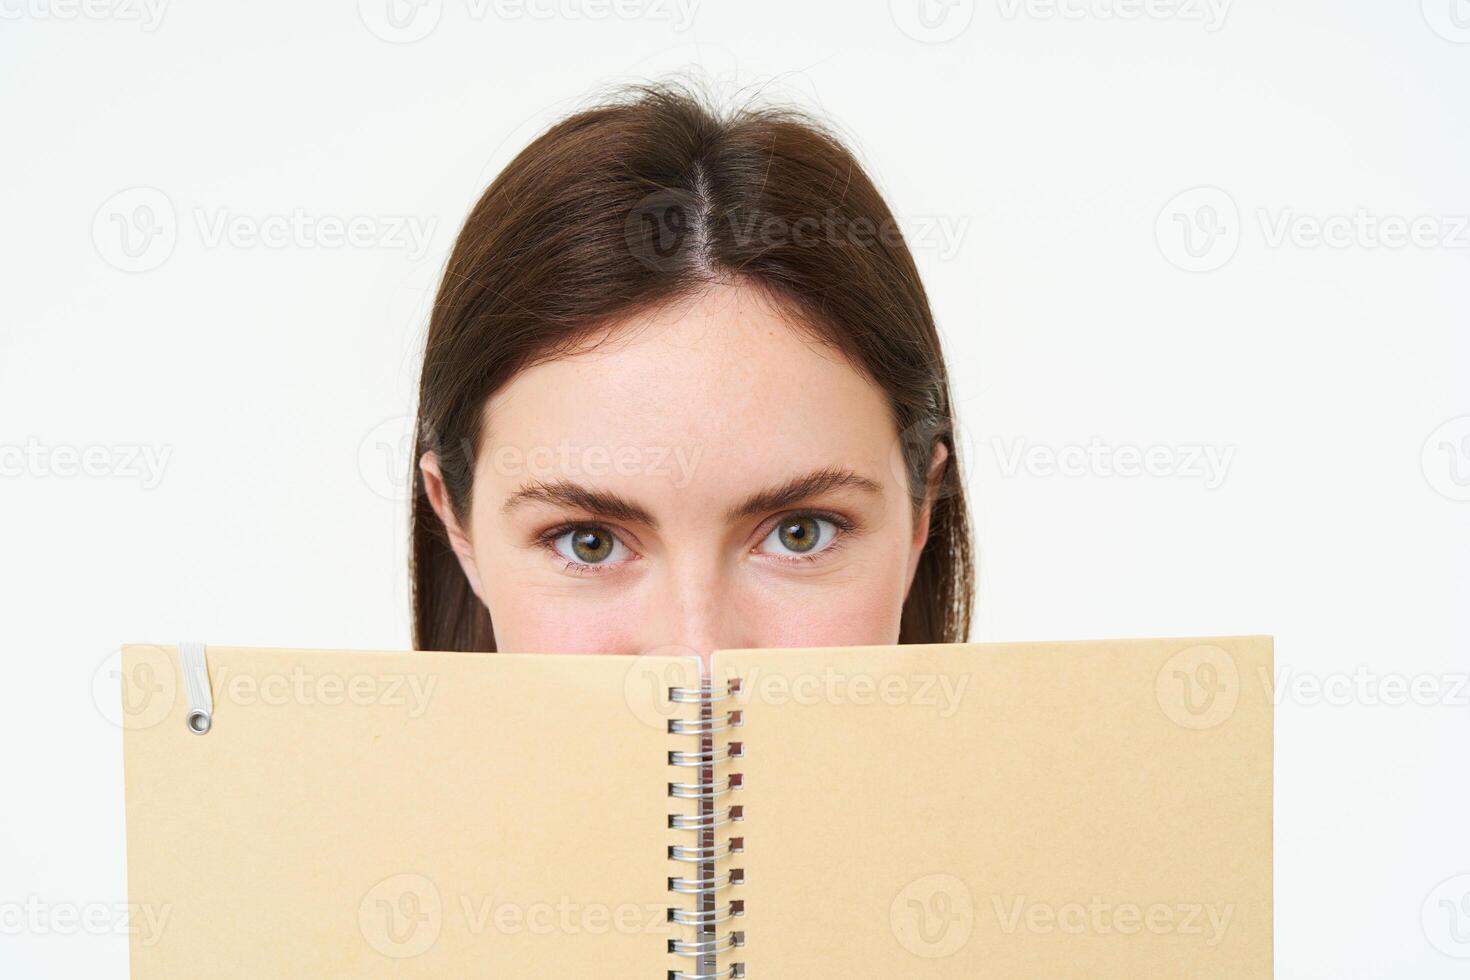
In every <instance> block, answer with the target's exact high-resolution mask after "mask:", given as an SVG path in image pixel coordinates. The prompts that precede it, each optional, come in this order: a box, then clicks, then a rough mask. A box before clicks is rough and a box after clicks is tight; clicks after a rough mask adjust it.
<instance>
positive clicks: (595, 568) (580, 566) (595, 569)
mask: <svg viewBox="0 0 1470 980" xmlns="http://www.w3.org/2000/svg"><path fill="white" fill-rule="evenodd" d="M798 517H810V518H815V519H817V520H823V521H826V522H828V523H829V524H831V525H832V526H833V527H835V528H836V529H837V535H836V537H834V538H833V539H832V543H831V544H829V545H827V546H826V547H825V548H823V549H822V550H821V551H819V552H817V553H816V554H814V555H765V556H764V557H765V558H768V559H773V560H775V561H779V562H786V563H805V562H814V561H821V560H822V559H823V558H825V557H827V556H828V555H830V554H831V553H832V552H834V551H836V550H838V549H839V548H841V547H842V545H843V543H844V542H845V541H846V540H847V536H848V535H849V534H850V533H852V532H853V531H856V530H858V524H857V522H856V521H854V520H852V519H851V518H848V517H844V516H842V515H841V514H836V513H833V512H831V511H825V510H793V511H787V512H786V513H783V514H778V515H777V516H776V517H775V518H774V519H773V520H770V521H767V522H766V523H764V524H762V525H761V530H760V531H759V532H758V534H757V537H756V542H757V545H759V543H760V542H761V541H764V540H765V539H766V538H767V537H768V536H769V535H770V533H771V531H772V530H774V529H775V527H776V526H777V525H778V524H780V523H781V522H782V521H789V520H791V519H793V518H798ZM584 527H596V528H601V529H603V530H605V531H607V532H608V533H609V534H611V535H613V536H614V537H616V538H617V539H618V540H619V541H622V540H623V539H622V537H621V536H619V535H618V532H617V531H615V530H614V529H613V528H612V527H610V526H608V525H606V524H599V523H597V522H595V521H574V522H572V523H569V524H558V525H557V526H555V527H551V528H547V529H546V530H545V531H542V532H541V533H540V534H539V535H537V536H536V543H537V544H538V545H539V546H541V547H542V548H545V549H546V550H547V551H548V552H550V553H551V554H552V555H554V556H555V557H556V558H558V559H559V560H561V561H563V562H564V563H565V568H564V571H567V572H571V573H573V574H576V575H603V574H606V573H607V572H610V571H612V569H613V568H615V567H616V565H612V566H607V565H589V564H588V563H586V562H580V561H575V560H573V559H570V558H567V557H566V555H563V554H562V553H561V552H559V551H557V550H556V539H557V538H559V537H561V536H562V535H564V534H566V533H567V532H569V531H575V530H577V529H578V528H584ZM623 545H624V547H626V546H627V542H626V541H623ZM630 550H631V549H630ZM630 560H634V561H636V560H637V559H630ZM617 564H619V565H620V564H624V563H623V562H618V563H617Z"/></svg>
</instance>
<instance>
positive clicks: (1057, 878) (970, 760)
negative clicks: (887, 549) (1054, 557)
mask: <svg viewBox="0 0 1470 980" xmlns="http://www.w3.org/2000/svg"><path fill="white" fill-rule="evenodd" d="M715 665H716V671H717V673H718V674H720V675H722V676H727V677H729V676H734V677H739V678H741V684H742V693H741V698H740V701H741V710H742V725H741V728H740V729H739V738H740V740H741V742H742V744H743V748H744V754H743V757H742V758H741V759H740V760H739V769H740V771H741V772H742V774H743V779H742V786H741V788H740V790H739V793H738V798H739V801H740V803H741V804H742V805H743V807H742V811H743V812H742V816H743V819H742V820H741V821H740V823H739V825H738V828H739V829H738V832H739V833H740V835H741V836H742V837H743V839H744V844H745V848H744V853H742V854H741V855H740V861H741V864H742V865H743V869H744V872H745V882H744V884H743V885H742V886H741V897H742V898H743V899H744V900H745V914H744V915H743V916H742V918H741V921H740V928H741V929H742V930H743V932H744V933H745V939H746V944H745V948H744V949H742V950H740V951H739V957H738V959H739V960H740V961H741V962H744V963H745V964H746V967H747V972H748V975H749V976H751V977H769V976H781V977H796V976H799V977H809V978H821V977H833V978H838V977H841V978H845V980H850V978H861V977H871V978H891V977H906V978H932V980H940V978H944V980H960V978H967V980H968V978H973V977H999V978H1011V977H1048V978H1064V977H1075V978H1079V980H1080V978H1090V980H1095V978H1118V980H1136V978H1138V977H1144V976H1147V977H1181V978H1182V977H1204V976H1208V977H1211V978H1220V977H1241V978H1246V977H1249V978H1260V977H1269V976H1270V975H1271V969H1272V921H1271V915H1272V912H1271V908H1272V906H1271V853H1272V829H1271V828H1272V825H1271V786H1272V767H1271V762H1272V749H1271V744H1272V743H1271V738H1272V730H1271V707H1270V698H1269V684H1268V683H1263V680H1267V681H1268V680H1269V678H1270V676H1271V641H1270V639H1269V638H1268V637H1236V638H1209V639H1171V640H1138V641H1108V642H1096V643H1092V642H1080V643H1079V642H1072V643H1028V644H1001V645H968V646H927V647H919V646H899V647H858V648H847V649H828V650H793V651H733V652H725V651H721V652H720V653H718V654H716V656H715Z"/></svg>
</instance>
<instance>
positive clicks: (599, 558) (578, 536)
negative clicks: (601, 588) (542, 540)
mask: <svg viewBox="0 0 1470 980" xmlns="http://www.w3.org/2000/svg"><path fill="white" fill-rule="evenodd" d="M551 546H552V548H554V549H555V550H556V553H557V554H558V555H561V556H562V557H563V558H565V559H567V560H568V561H574V562H577V563H578V564H582V565H609V564H612V563H613V562H618V561H623V560H625V559H626V558H627V557H628V555H629V554H630V552H629V550H628V546H627V545H625V544H623V542H621V541H619V540H618V537H617V535H615V534H613V533H612V532H611V531H609V530H608V529H607V528H605V527H602V526H601V525H599V524H579V525H577V526H576V527H571V528H568V529H567V530H565V531H563V532H562V533H561V534H559V535H557V536H556V537H555V538H553V539H552V541H551Z"/></svg>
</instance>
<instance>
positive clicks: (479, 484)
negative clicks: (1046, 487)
mask: <svg viewBox="0 0 1470 980" xmlns="http://www.w3.org/2000/svg"><path fill="white" fill-rule="evenodd" d="M599 339H602V343H600V344H599V345H598V346H596V347H595V348H594V349H591V350H585V351H579V352H577V353H573V354H570V355H566V356H561V357H559V358H557V359H555V360H550V361H547V362H544V363H541V364H537V365H534V366H532V367H529V368H527V369H526V370H524V371H522V372H521V373H520V374H518V375H517V376H516V377H515V378H513V379H512V380H511V381H510V382H509V383H508V384H507V385H505V386H504V387H502V388H501V389H500V390H499V391H497V392H496V393H495V394H494V395H492V396H491V397H490V399H489V401H488V403H487V405H486V406H485V416H484V426H483V429H484V431H483V435H482V439H481V445H480V446H479V451H478V453H477V457H476V466H475V475H474V483H473V490H472V496H471V505H470V510H469V514H468V515H467V519H466V520H465V521H464V522H463V523H461V522H460V520H458V519H457V518H456V517H455V515H454V513H453V511H452V509H451V508H450V506H449V502H448V498H447V495H446V492H445V488H444V482H443V479H442V476H441V473H440V468H439V461H438V459H437V458H436V457H435V455H434V454H433V453H426V454H424V456H423V458H422V459H421V460H420V464H419V465H420V467H421V469H422V472H423V475H424V482H425V486H426V489H427V492H428V494H429V499H430V502H431V503H432V504H433V507H434V510H435V512H436V513H437V514H438V515H439V518H440V520H441V521H443V522H444V525H445V528H446V530H447V531H448V535H449V540H450V543H451V544H452V546H453V548H454V551H455V554H456V555H457V556H458V558H459V562H460V566H461V567H462V568H463V570H464V574H465V576H466V577H467V579H468V580H469V583H470V585H471V587H472V588H473V589H474V591H475V594H476V595H478V596H479V597H480V600H481V601H482V602H484V603H485V605H486V606H487V607H488V608H489V610H490V614H491V619H492V621H493V622H494V624H495V637H496V645H497V647H498V648H499V649H500V650H502V651H508V652H528V653H616V654H639V653H664V654H671V653H683V654H688V653H694V654H698V655H700V656H704V657H707V656H708V655H709V653H711V652H712V651H714V650H718V649H732V648H741V647H767V648H771V647H810V646H857V645H867V644H888V643H895V642H897V640H898V632H899V619H900V613H901V611H902V608H903V602H904V598H905V597H906V596H907V594H908V590H909V588H910V586H911V584H912V582H913V577H914V571H915V568H916V567H917V565H918V561H919V556H920V554H921V552H922V548H923V544H924V541H925V538H926V537H927V536H928V530H929V514H930V509H931V504H932V498H933V487H934V484H935V482H936V481H937V479H938V476H939V474H940V473H941V472H942V469H943V465H944V462H945V459H946V453H945V449H944V447H943V446H937V447H936V449H935V453H934V456H933V458H932V460H931V466H930V472H929V491H928V493H927V494H926V496H925V499H924V501H923V504H922V506H921V507H920V508H919V509H918V511H917V512H916V511H915V508H914V505H913V498H912V496H911V494H910V491H909V488H908V486H907V479H906V477H905V476H904V468H903V465H902V462H901V456H900V453H899V440H898V432H897V430H896V428H895V425H894V421H893V418H892V416H891V415H890V412H889V408H888V404H887V399H886V397H885V395H884V393H883V391H882V389H881V388H879V387H877V386H876V385H875V384H873V383H872V382H871V381H869V380H868V379H867V377H866V376H865V375H863V374H862V373H861V372H860V371H859V370H857V369H856V368H854V367H853V366H852V365H851V364H849V363H848V362H847V360H845V359H844V358H843V357H842V355H841V354H839V353H838V352H837V351H835V350H833V349H831V348H830V347H828V346H827V345H825V344H822V343H820V342H818V341H816V340H814V339H813V338H812V337H811V336H810V335H809V334H808V333H806V332H804V331H803V330H801V329H800V328H799V327H798V326H797V325H796V323H795V321H794V320H793V319H792V318H791V317H790V316H789V315H788V314H787V313H785V312H784V311H783V310H782V309H781V308H780V307H779V305H778V304H775V303H772V302H770V301H769V300H768V299H767V298H766V297H765V296H764V295H763V294H761V293H760V292H758V291H756V290H754V289H752V288H750V287H746V286H738V285H720V286H714V287H711V288H710V289H709V290H707V291H705V292H703V293H701V294H699V295H697V296H694V297H692V298H689V299H685V300H681V301H679V302H677V303H675V304H671V305H669V306H667V307H664V308H661V309H658V310H654V311H651V312H649V313H646V314H643V315H640V316H637V317H633V318H631V319H629V320H628V321H626V322H624V323H619V324H616V325H613V326H612V327H611V328H609V330H608V331H606V332H605V334H604V335H603V337H602V338H599Z"/></svg>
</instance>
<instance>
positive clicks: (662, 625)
mask: <svg viewBox="0 0 1470 980" xmlns="http://www.w3.org/2000/svg"><path fill="white" fill-rule="evenodd" d="M729 598H730V596H729V583H728V581H727V577H726V571H725V569H724V568H723V566H722V565H721V564H720V563H719V562H717V561H714V560H711V559H709V558H707V557H706V558H700V557H696V556H690V557H689V558H688V559H687V560H684V561H678V562H671V563H669V564H668V565H667V566H666V568H665V574H663V575H662V576H661V577H660V581H659V582H658V585H657V596H656V598H655V600H654V601H655V605H656V606H657V608H658V615H657V622H656V623H650V624H649V625H650V626H651V627H653V631H654V633H653V635H652V636H650V637H649V638H648V639H649V640H651V641H655V642H657V643H659V644H661V645H675V646H681V647H687V648H689V649H691V650H692V651H694V652H695V653H698V654H699V655H700V656H703V657H708V656H709V655H710V653H712V652H713V651H715V650H717V649H720V648H721V647H724V646H736V645H738V644H736V643H734V642H733V637H730V636H728V635H727V634H728V630H727V627H726V623H727V620H728V619H729V608H728V605H729V604H728V599H729Z"/></svg>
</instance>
